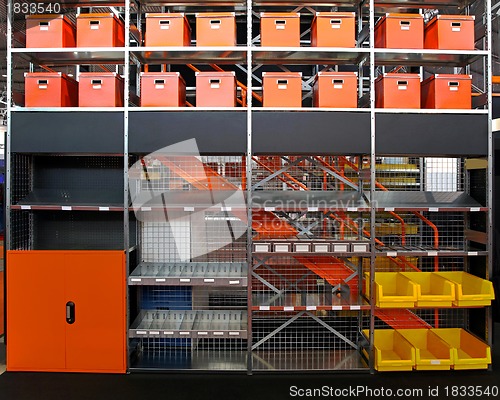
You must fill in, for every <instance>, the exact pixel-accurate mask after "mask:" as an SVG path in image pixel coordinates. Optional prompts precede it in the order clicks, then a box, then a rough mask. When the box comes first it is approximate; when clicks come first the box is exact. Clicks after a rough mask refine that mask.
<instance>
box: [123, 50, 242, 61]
mask: <svg viewBox="0 0 500 400" xmlns="http://www.w3.org/2000/svg"><path fill="white" fill-rule="evenodd" d="M247 50H248V48H247V47H246V46H234V47H138V48H131V49H130V51H131V54H132V55H133V56H134V57H136V58H137V60H138V61H139V62H141V63H142V64H161V63H168V64H244V63H246V60H247Z"/></svg>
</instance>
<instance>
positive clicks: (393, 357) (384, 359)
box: [363, 329, 415, 372]
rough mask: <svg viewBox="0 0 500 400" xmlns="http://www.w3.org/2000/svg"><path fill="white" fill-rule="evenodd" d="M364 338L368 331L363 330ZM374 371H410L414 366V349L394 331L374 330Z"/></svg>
mask: <svg viewBox="0 0 500 400" xmlns="http://www.w3.org/2000/svg"><path fill="white" fill-rule="evenodd" d="M363 333H364V334H365V336H366V337H368V336H369V331H368V330H364V331H363ZM374 336H375V337H374V339H373V344H374V348H375V369H376V370H377V371H381V372H383V371H411V370H412V369H413V368H414V366H415V349H414V348H413V346H412V345H411V344H410V343H409V342H408V341H407V340H406V339H405V338H404V337H403V336H401V334H400V333H398V332H397V331H395V330H394V329H375V331H374Z"/></svg>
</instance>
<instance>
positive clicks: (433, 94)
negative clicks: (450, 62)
mask: <svg viewBox="0 0 500 400" xmlns="http://www.w3.org/2000/svg"><path fill="white" fill-rule="evenodd" d="M471 104H472V76H471V75H453V74H436V75H433V76H431V77H429V78H427V79H426V80H425V81H423V82H422V108H451V109H470V108H471Z"/></svg>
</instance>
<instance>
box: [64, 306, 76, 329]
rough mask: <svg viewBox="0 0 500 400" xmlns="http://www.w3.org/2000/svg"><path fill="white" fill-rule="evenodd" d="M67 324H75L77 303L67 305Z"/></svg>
mask: <svg viewBox="0 0 500 400" xmlns="http://www.w3.org/2000/svg"><path fill="white" fill-rule="evenodd" d="M66 322H67V323H68V324H70V325H71V324H74V323H75V303H73V302H72V301H68V302H67V303H66Z"/></svg>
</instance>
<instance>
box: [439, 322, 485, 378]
mask: <svg viewBox="0 0 500 400" xmlns="http://www.w3.org/2000/svg"><path fill="white" fill-rule="evenodd" d="M432 332H434V333H435V334H436V335H438V336H439V337H440V338H441V339H443V340H444V341H445V342H446V343H448V344H449V345H450V346H451V348H452V351H453V366H452V368H453V369H460V370H461V369H488V364H491V350H490V346H488V345H487V344H486V343H484V342H483V341H482V340H480V339H478V338H476V337H475V336H473V335H471V334H470V333H469V332H467V331H465V330H464V329H460V328H443V329H432Z"/></svg>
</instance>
